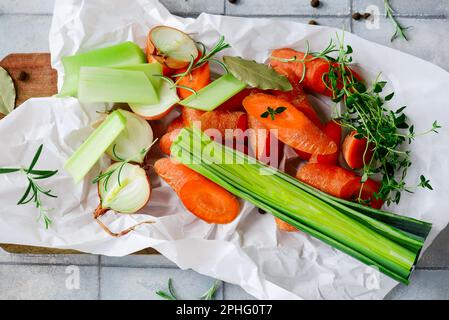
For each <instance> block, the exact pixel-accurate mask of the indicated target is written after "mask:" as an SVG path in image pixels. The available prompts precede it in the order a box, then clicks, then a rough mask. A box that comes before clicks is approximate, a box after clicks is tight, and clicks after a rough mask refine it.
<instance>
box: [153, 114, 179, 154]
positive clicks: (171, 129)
mask: <svg viewBox="0 0 449 320" xmlns="http://www.w3.org/2000/svg"><path fill="white" fill-rule="evenodd" d="M182 128H184V121H183V120H182V116H179V117H177V118H176V119H174V120H173V121H172V122H171V123H170V124H169V125H168V127H167V132H166V133H165V134H164V135H163V136H162V137H161V138H160V139H159V149H161V151H162V152H163V153H165V154H167V155H170V148H171V144H172V143H173V141H175V139H176V137H177V136H178V134H179V131H181V129H182Z"/></svg>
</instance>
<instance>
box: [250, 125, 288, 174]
mask: <svg viewBox="0 0 449 320" xmlns="http://www.w3.org/2000/svg"><path fill="white" fill-rule="evenodd" d="M248 127H249V128H250V129H252V130H251V131H249V134H248V142H249V146H250V148H251V151H252V154H251V155H252V156H254V157H255V158H256V159H257V160H260V161H262V162H263V163H266V164H272V165H274V164H273V163H271V162H272V160H273V157H276V156H277V160H280V159H281V158H282V151H283V149H284V144H283V143H282V142H281V141H277V142H278V145H277V148H273V146H272V143H271V141H272V140H273V139H276V138H275V137H272V136H271V134H270V131H269V130H268V129H267V127H265V126H264V125H263V124H262V123H260V121H259V120H257V118H256V117H253V116H248ZM275 153H277V155H276V154H275Z"/></svg>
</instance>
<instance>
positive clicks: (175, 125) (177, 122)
mask: <svg viewBox="0 0 449 320" xmlns="http://www.w3.org/2000/svg"><path fill="white" fill-rule="evenodd" d="M184 126H185V125H184V120H183V119H182V116H178V117H177V118H175V119H174V120H173V121H172V122H170V124H169V125H168V127H167V132H170V131H173V130H175V129H182V128H184Z"/></svg>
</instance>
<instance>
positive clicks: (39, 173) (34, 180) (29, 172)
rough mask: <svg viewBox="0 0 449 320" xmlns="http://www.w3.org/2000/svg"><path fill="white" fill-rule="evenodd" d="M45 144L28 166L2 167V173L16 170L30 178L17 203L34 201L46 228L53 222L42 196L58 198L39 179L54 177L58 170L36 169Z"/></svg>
mask: <svg viewBox="0 0 449 320" xmlns="http://www.w3.org/2000/svg"><path fill="white" fill-rule="evenodd" d="M43 147H44V146H43V145H40V147H39V148H38V149H37V151H36V153H35V155H34V157H33V160H32V161H31V164H30V165H29V166H28V168H26V169H25V168H0V174H10V173H15V172H21V173H23V174H24V175H25V177H26V178H27V180H28V186H27V188H26V190H25V193H24V194H23V196H22V197H21V198H20V200H19V201H18V202H17V205H25V204H28V203H34V205H35V206H36V208H37V209H38V210H39V217H38V220H42V221H43V222H44V224H45V228H46V229H48V228H49V227H50V225H51V223H52V221H51V219H50V218H49V217H48V211H49V210H48V209H47V208H46V207H45V206H44V204H43V203H42V198H41V197H42V196H47V197H50V198H57V196H56V195H54V194H53V193H52V191H51V190H46V189H44V188H43V187H42V186H40V185H39V184H38V181H40V180H44V179H48V178H50V177H53V176H54V175H56V174H57V173H58V170H36V169H34V168H35V166H36V164H37V161H38V160H39V158H40V156H41V153H42V149H43Z"/></svg>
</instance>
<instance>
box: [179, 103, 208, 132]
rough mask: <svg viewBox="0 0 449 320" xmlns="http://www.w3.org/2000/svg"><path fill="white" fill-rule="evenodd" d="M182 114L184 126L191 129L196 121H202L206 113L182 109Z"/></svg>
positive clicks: (186, 108)
mask: <svg viewBox="0 0 449 320" xmlns="http://www.w3.org/2000/svg"><path fill="white" fill-rule="evenodd" d="M181 113H182V119H183V121H184V125H185V126H186V127H190V126H191V125H192V123H193V122H194V121H200V117H201V115H202V114H203V113H204V111H201V110H197V109H192V108H188V107H182V109H181Z"/></svg>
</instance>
